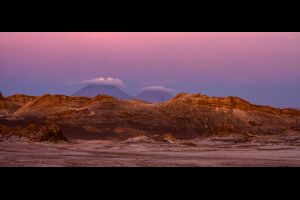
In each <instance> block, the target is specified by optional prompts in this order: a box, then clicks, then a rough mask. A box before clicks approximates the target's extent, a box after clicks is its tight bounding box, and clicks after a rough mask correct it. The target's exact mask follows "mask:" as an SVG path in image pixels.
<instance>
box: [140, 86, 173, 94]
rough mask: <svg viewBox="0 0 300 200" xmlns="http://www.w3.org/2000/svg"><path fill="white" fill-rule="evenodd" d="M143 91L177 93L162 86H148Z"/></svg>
mask: <svg viewBox="0 0 300 200" xmlns="http://www.w3.org/2000/svg"><path fill="white" fill-rule="evenodd" d="M141 90H142V91H149V90H154V91H163V92H168V93H175V92H176V91H175V90H173V89H171V88H166V87H164V86H162V85H160V86H147V87H144V88H142V89H141Z"/></svg>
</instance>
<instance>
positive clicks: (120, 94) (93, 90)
mask: <svg viewBox="0 0 300 200" xmlns="http://www.w3.org/2000/svg"><path fill="white" fill-rule="evenodd" d="M98 95H108V96H112V97H115V98H118V99H122V100H126V99H131V96H130V95H128V94H127V93H126V92H124V91H123V90H121V89H120V88H118V87H116V86H112V85H88V86H86V87H84V88H82V89H81V90H79V91H77V92H75V93H74V94H73V95H72V96H84V97H95V96H98Z"/></svg>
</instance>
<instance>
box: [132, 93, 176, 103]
mask: <svg viewBox="0 0 300 200" xmlns="http://www.w3.org/2000/svg"><path fill="white" fill-rule="evenodd" d="M172 97H173V95H172V94H170V93H169V92H167V91H163V90H144V91H143V92H142V93H141V94H139V95H137V96H136V98H137V99H141V100H143V101H146V102H151V103H159V102H164V101H167V100H169V99H171V98H172Z"/></svg>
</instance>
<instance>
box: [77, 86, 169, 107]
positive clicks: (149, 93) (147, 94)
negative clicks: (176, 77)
mask: <svg viewBox="0 0 300 200" xmlns="http://www.w3.org/2000/svg"><path fill="white" fill-rule="evenodd" d="M98 95H107V96H112V97H115V98H117V99H121V100H128V99H140V100H143V101H146V102H149V103H158V102H163V101H167V100H169V99H171V98H172V97H173V95H172V94H170V93H169V92H166V91H162V90H154V89H152V90H144V91H143V92H142V93H140V94H139V95H137V96H135V97H132V96H130V95H129V94H127V93H126V92H124V91H123V90H122V89H120V88H118V87H116V86H112V85H89V86H86V87H84V88H82V89H81V90H79V91H77V92H75V93H74V94H73V95H72V96H83V97H95V96H98Z"/></svg>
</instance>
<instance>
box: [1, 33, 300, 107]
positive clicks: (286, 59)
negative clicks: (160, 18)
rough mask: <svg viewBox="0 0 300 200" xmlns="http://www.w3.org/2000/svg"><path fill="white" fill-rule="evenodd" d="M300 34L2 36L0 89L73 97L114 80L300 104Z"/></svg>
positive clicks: (134, 87) (132, 88) (132, 90)
mask: <svg viewBox="0 0 300 200" xmlns="http://www.w3.org/2000/svg"><path fill="white" fill-rule="evenodd" d="M299 63H300V33H230V32H228V33H130V32H128V33H0V91H1V92H2V93H3V94H4V95H11V94H14V93H25V94H31V95H41V94H45V93H59V94H67V95H69V94H72V93H73V92H75V91H76V90H78V89H80V88H81V87H83V85H81V84H79V82H82V81H83V80H91V79H94V78H98V77H113V78H118V79H120V80H122V81H123V82H124V84H125V88H124V90H126V91H127V92H128V93H129V94H131V95H135V94H136V93H138V92H139V90H140V89H141V88H144V87H148V86H165V87H168V88H172V89H174V90H176V91H177V92H182V91H185V92H193V93H204V94H207V95H212V96H228V95H232V96H240V97H242V98H245V99H247V100H249V101H251V102H253V103H257V104H269V105H273V106H278V107H300V66H299Z"/></svg>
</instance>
